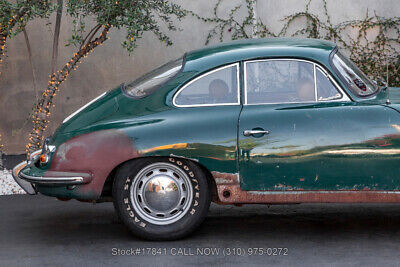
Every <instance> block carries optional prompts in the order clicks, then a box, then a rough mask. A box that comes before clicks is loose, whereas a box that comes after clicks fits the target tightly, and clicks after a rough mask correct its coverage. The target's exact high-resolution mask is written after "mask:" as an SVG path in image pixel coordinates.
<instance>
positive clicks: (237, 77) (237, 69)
mask: <svg viewBox="0 0 400 267" xmlns="http://www.w3.org/2000/svg"><path fill="white" fill-rule="evenodd" d="M232 66H235V67H236V83H237V84H236V87H237V102H236V103H218V104H197V105H178V104H176V102H175V100H176V97H177V96H178V95H179V94H180V92H181V91H183V90H184V89H185V88H186V87H188V86H189V85H191V84H192V83H194V82H195V81H197V80H199V79H201V78H203V77H205V76H207V75H209V74H212V73H214V72H217V71H219V70H223V69H226V68H230V67H232ZM172 104H173V105H174V106H175V107H178V108H189V107H214V106H232V105H235V106H237V105H240V67H239V63H238V62H237V63H233V64H229V65H225V66H222V67H219V68H216V69H213V70H211V71H208V72H206V73H203V74H201V75H200V76H197V77H196V78H194V79H192V80H190V81H189V82H188V83H186V84H185V85H184V86H182V87H181V88H180V89H179V90H178V91H177V92H176V93H175V95H174V97H173V98H172Z"/></svg>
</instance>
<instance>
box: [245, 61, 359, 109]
mask: <svg viewBox="0 0 400 267" xmlns="http://www.w3.org/2000/svg"><path fill="white" fill-rule="evenodd" d="M265 61H299V62H307V63H311V64H313V65H314V82H315V89H316V79H315V78H316V77H315V76H316V73H315V68H316V67H318V68H320V69H321V70H323V71H325V72H326V73H327V75H328V76H329V80H330V81H331V82H332V83H333V85H334V86H335V87H336V90H338V91H339V93H340V94H341V95H342V97H341V98H339V99H335V100H330V101H318V99H317V100H316V101H304V102H279V103H256V104H248V103H247V63H253V62H265ZM243 80H244V81H243V82H244V100H245V101H244V105H246V106H254V105H279V104H312V103H321V102H338V101H342V102H343V101H345V102H350V101H352V100H351V99H350V97H349V96H348V95H347V93H346V92H345V90H343V89H342V88H341V87H340V86H339V84H338V83H337V82H336V81H335V79H333V78H332V76H331V75H330V74H329V73H328V72H327V71H326V69H325V68H324V67H323V66H321V65H320V64H318V63H315V62H313V61H310V60H305V59H297V58H269V59H254V60H247V61H245V62H244V67H243Z"/></svg>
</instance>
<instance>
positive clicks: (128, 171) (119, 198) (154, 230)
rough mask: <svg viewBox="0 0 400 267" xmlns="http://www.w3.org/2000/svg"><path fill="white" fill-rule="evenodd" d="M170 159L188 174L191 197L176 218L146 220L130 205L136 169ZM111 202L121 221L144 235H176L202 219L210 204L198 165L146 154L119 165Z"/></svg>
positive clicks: (167, 237) (206, 186)
mask: <svg viewBox="0 0 400 267" xmlns="http://www.w3.org/2000/svg"><path fill="white" fill-rule="evenodd" d="M160 162H164V163H170V164H172V165H174V166H176V167H178V168H179V169H181V170H182V171H183V172H185V173H186V175H187V176H188V177H189V180H190V182H191V186H192V194H193V197H192V201H191V203H190V206H189V207H188V209H187V212H186V214H185V215H184V216H183V217H181V218H180V219H179V220H178V221H176V222H173V223H171V224H167V225H157V224H153V223H151V222H148V221H147V220H146V218H143V217H142V216H140V214H139V213H138V212H137V211H136V210H135V208H134V206H133V205H132V202H131V198H130V190H131V186H132V184H133V181H134V179H135V177H136V175H137V173H138V172H139V171H140V170H141V169H143V168H144V167H146V166H148V165H150V164H153V163H160ZM113 197H114V206H115V208H116V209H117V212H118V213H119V216H120V217H121V219H122V221H123V222H124V223H125V225H127V226H128V228H129V229H130V230H131V231H132V232H133V233H135V234H137V235H139V236H140V237H142V238H146V239H153V240H154V239H155V240H162V239H164V240H167V239H177V238H181V237H183V236H184V235H187V234H188V233H190V232H191V231H193V230H194V229H195V228H196V227H197V226H198V225H199V224H200V223H201V222H202V221H203V219H204V217H205V216H206V214H207V211H208V208H209V205H210V199H211V195H210V190H209V184H208V181H207V178H206V177H205V175H204V173H203V172H202V171H201V169H200V168H199V167H197V166H196V165H195V164H194V163H192V162H191V161H189V160H185V159H181V158H175V157H168V158H146V159H140V160H134V161H131V162H128V163H126V164H125V165H123V166H122V167H121V168H120V169H119V171H118V172H117V176H116V179H115V181H114V186H113Z"/></svg>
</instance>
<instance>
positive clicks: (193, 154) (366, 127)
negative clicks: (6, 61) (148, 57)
mask: <svg viewBox="0 0 400 267" xmlns="http://www.w3.org/2000/svg"><path fill="white" fill-rule="evenodd" d="M334 48H335V45H334V44H333V43H331V42H327V41H322V40H313V39H293V38H291V39H284V38H276V39H255V40H245V41H236V42H232V43H228V44H222V45H218V46H214V47H208V48H205V49H201V50H197V51H193V52H190V53H188V54H187V55H186V60H185V65H184V67H183V69H182V71H181V72H180V73H179V74H178V75H177V76H176V77H174V78H173V79H172V80H170V81H169V82H167V83H166V84H164V85H163V86H162V87H161V88H159V89H158V90H157V91H155V92H154V93H153V94H151V95H150V96H148V97H145V98H143V99H132V98H129V97H127V96H126V95H124V94H123V93H122V91H121V88H120V87H117V88H115V89H113V90H111V91H109V92H107V94H106V95H105V96H103V97H102V98H101V99H99V100H97V101H96V102H94V103H92V104H91V105H89V106H88V107H86V108H85V109H84V110H82V111H81V112H80V113H78V114H77V115H76V116H74V117H73V118H71V119H70V120H69V121H67V122H66V123H64V124H62V125H61V126H60V127H59V128H58V129H57V130H56V132H55V133H54V135H53V136H52V137H51V140H50V144H52V145H55V146H57V147H58V146H60V145H61V144H62V143H64V142H65V141H67V140H69V139H71V138H72V137H77V136H79V135H82V134H87V133H91V132H96V131H101V130H106V129H119V130H121V131H123V132H124V133H125V134H126V135H127V136H129V137H130V138H131V139H132V141H133V144H134V146H135V149H136V150H137V151H138V152H139V153H140V154H141V155H142V156H170V155H171V154H173V155H175V156H180V157H186V158H191V159H194V160H197V161H199V163H201V164H202V165H204V166H205V167H206V168H208V169H209V170H210V171H218V172H227V173H238V172H239V170H240V175H241V186H242V188H243V189H245V190H288V189H311V190H314V189H316V190H319V189H324V190H338V189H365V188H368V189H377V190H394V189H396V190H397V189H400V177H399V176H398V174H399V171H400V169H399V168H400V167H399V164H398V163H397V162H398V159H399V157H400V153H399V152H396V151H397V149H400V139H399V137H400V135H399V134H400V132H399V128H396V127H397V126H395V125H400V116H399V113H398V111H397V110H400V105H399V104H400V89H399V88H390V89H389V96H390V98H391V100H392V103H393V104H391V105H386V104H385V103H386V99H387V90H386V91H385V90H382V91H381V92H379V93H378V94H377V95H375V96H372V97H370V98H358V97H357V96H355V95H353V94H352V93H351V91H350V90H348V89H347V88H346V87H345V85H344V84H343V83H342V82H341V80H340V79H339V78H338V76H337V75H336V73H335V72H334V70H333V69H332V67H331V65H330V61H329V57H330V54H331V53H332V51H333V50H334ZM258 58H300V59H307V60H310V61H314V62H317V63H319V64H321V65H323V66H325V68H326V70H327V71H328V72H329V73H330V74H331V75H332V77H333V78H334V79H335V80H336V81H337V83H338V84H339V85H340V86H341V87H342V88H343V90H344V91H346V92H347V93H348V95H349V97H350V98H351V99H352V100H353V101H352V102H349V103H341V102H335V103H316V104H315V103H314V104H280V105H259V106H243V105H236V106H217V107H196V108H177V107H174V106H173V105H172V98H173V95H174V93H175V92H176V91H177V90H178V89H179V88H180V87H181V86H183V85H184V84H186V83H187V82H188V81H190V80H192V79H193V78H194V77H196V76H198V75H201V74H202V73H204V72H207V71H209V70H210V69H214V68H217V67H219V66H223V65H227V64H230V63H234V62H240V63H242V61H243V60H249V59H258ZM242 65H243V64H241V71H242V67H243V66H242ZM240 82H241V87H242V88H243V75H242V74H241V77H240ZM242 94H243V93H242ZM397 103H399V104H397ZM255 127H262V128H264V129H266V130H270V131H271V133H270V134H269V135H267V136H264V137H260V138H254V137H244V136H243V135H242V132H243V130H244V129H252V128H255ZM238 145H239V149H238ZM371 151H372V152H371ZM55 153H57V151H56V152H55ZM91 156H95V155H91ZM126 160H129V158H127V159H126ZM50 164H51V162H50V163H49V164H48V165H50ZM48 167H49V166H46V167H44V168H36V167H34V166H30V167H27V168H25V169H24V170H23V172H24V173H26V174H31V175H32V174H35V175H36V174H38V175H39V174H43V172H44V171H45V170H46V169H47V168H48ZM77 169H79V166H77ZM94 179H96V177H95V178H94ZM38 189H39V191H41V192H43V193H44V194H47V195H52V196H63V197H74V198H85V199H90V198H96V197H98V193H97V195H96V193H93V192H86V193H81V191H80V190H79V186H77V187H76V189H74V190H73V191H72V192H69V191H67V190H66V189H65V188H61V187H57V188H55V189H54V190H53V191H52V190H51V188H50V187H38Z"/></svg>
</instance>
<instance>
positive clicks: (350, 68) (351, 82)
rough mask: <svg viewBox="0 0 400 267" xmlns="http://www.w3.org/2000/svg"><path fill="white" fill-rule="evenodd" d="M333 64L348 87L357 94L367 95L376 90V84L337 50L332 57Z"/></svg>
mask: <svg viewBox="0 0 400 267" xmlns="http://www.w3.org/2000/svg"><path fill="white" fill-rule="evenodd" d="M332 62H333V65H334V66H335V67H336V69H337V71H338V72H339V75H341V76H342V77H343V78H344V80H345V81H346V83H347V84H348V86H349V87H350V89H351V90H352V91H353V92H354V93H355V94H356V95H359V96H368V95H371V94H373V93H375V92H376V91H377V90H378V86H377V85H376V84H374V83H373V82H371V80H370V79H368V77H367V76H366V75H365V74H364V73H363V72H362V71H361V70H360V69H359V68H358V67H357V66H356V65H355V64H354V63H353V62H352V61H351V60H350V59H348V58H347V57H345V56H344V55H343V54H341V53H340V52H337V53H336V54H335V55H334V57H333V60H332Z"/></svg>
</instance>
